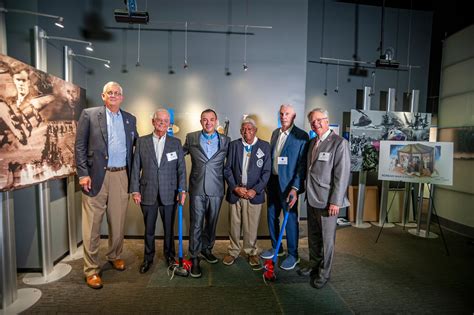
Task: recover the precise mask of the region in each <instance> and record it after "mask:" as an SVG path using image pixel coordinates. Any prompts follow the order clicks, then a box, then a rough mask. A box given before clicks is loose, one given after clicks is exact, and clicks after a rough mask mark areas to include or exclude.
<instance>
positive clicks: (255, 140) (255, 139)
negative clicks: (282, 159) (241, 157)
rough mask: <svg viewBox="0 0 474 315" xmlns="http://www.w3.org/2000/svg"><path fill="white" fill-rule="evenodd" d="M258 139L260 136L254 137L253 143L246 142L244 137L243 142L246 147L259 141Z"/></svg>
mask: <svg viewBox="0 0 474 315" xmlns="http://www.w3.org/2000/svg"><path fill="white" fill-rule="evenodd" d="M257 141H258V138H257V137H255V138H254V139H253V143H252V144H248V143H247V142H245V140H244V138H242V144H243V145H244V147H246V146H249V145H254V144H255V143H257Z"/></svg>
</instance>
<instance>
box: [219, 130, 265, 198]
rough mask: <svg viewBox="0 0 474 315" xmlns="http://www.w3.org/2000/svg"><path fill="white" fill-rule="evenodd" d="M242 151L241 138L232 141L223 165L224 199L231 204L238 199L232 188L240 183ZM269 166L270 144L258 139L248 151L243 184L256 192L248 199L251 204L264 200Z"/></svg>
mask: <svg viewBox="0 0 474 315" xmlns="http://www.w3.org/2000/svg"><path fill="white" fill-rule="evenodd" d="M243 151H244V145H243V143H242V139H238V140H234V141H232V142H231V143H230V145H229V152H228V154H227V161H226V164H225V167H224V177H225V180H226V181H227V194H226V200H227V201H228V202H229V203H232V204H234V203H236V202H237V201H238V200H239V196H237V195H236V194H235V193H234V189H235V187H237V186H239V185H240V184H241V183H242V164H243ZM271 167H272V165H271V151H270V144H269V143H268V142H266V141H263V140H260V139H258V140H257V142H256V143H255V144H254V145H253V147H252V151H251V153H250V160H249V166H248V169H247V185H245V187H247V189H253V190H255V191H256V193H257V194H256V195H255V197H254V198H253V199H250V203H251V204H262V203H264V202H265V186H266V185H267V183H268V180H269V179H270V174H271Z"/></svg>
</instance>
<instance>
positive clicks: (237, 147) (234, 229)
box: [222, 118, 271, 267]
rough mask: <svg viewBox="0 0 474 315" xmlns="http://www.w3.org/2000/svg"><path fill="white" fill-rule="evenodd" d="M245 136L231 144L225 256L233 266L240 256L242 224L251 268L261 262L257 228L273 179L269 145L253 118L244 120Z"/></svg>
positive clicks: (226, 166) (225, 259)
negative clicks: (259, 132)
mask: <svg viewBox="0 0 474 315" xmlns="http://www.w3.org/2000/svg"><path fill="white" fill-rule="evenodd" d="M240 133H241V135H242V138H240V139H237V140H234V141H232V142H231V143H230V145H229V152H228V154H227V161H226V164H225V167H224V177H225V179H226V181H227V194H226V200H227V201H228V202H229V204H230V211H229V239H230V244H229V253H228V255H226V256H225V257H224V259H223V261H222V262H223V263H224V264H225V265H228V266H230V265H232V264H233V263H234V261H235V259H236V258H237V257H238V256H239V255H240V251H241V249H242V246H240V233H241V226H242V234H243V238H244V241H243V249H244V252H245V254H246V255H247V256H248V260H249V264H250V266H252V267H256V266H259V265H260V259H259V258H258V256H257V251H258V248H257V230H258V224H259V222H260V213H261V210H262V204H263V203H264V202H265V186H266V185H267V182H268V179H269V178H270V172H271V153H270V144H269V143H268V142H266V141H263V140H260V139H258V138H257V137H256V136H255V134H256V133H257V125H256V123H255V121H254V120H253V119H251V118H246V119H244V120H243V121H242V125H241V128H240Z"/></svg>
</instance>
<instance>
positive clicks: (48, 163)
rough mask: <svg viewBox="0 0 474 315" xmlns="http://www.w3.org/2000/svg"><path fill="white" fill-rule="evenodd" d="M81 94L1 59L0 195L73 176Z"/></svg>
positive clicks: (57, 80)
mask: <svg viewBox="0 0 474 315" xmlns="http://www.w3.org/2000/svg"><path fill="white" fill-rule="evenodd" d="M85 104H86V93H85V90H83V89H81V88H80V87H79V86H77V85H74V84H72V83H69V82H66V81H64V80H62V79H60V78H58V77H55V76H53V75H50V74H47V73H45V72H42V71H39V70H37V69H35V68H33V67H31V66H29V65H27V64H25V63H23V62H21V61H18V60H16V59H13V58H11V57H8V56H5V55H0V191H6V190H13V189H17V188H21V187H25V186H29V185H33V184H36V183H40V182H43V181H46V180H48V179H51V178H61V177H65V176H69V175H72V174H74V173H75V172H76V168H75V164H74V143H75V138H76V125H77V120H78V118H79V116H80V114H81V111H82V109H83V108H84V107H85Z"/></svg>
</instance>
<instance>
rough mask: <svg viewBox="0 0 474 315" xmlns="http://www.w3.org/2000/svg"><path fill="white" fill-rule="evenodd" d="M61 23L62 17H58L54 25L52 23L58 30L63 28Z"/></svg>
mask: <svg viewBox="0 0 474 315" xmlns="http://www.w3.org/2000/svg"><path fill="white" fill-rule="evenodd" d="M63 22H64V19H63V17H61V16H60V17H59V18H58V20H57V21H56V23H54V25H56V26H57V27H59V28H64V25H63Z"/></svg>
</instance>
